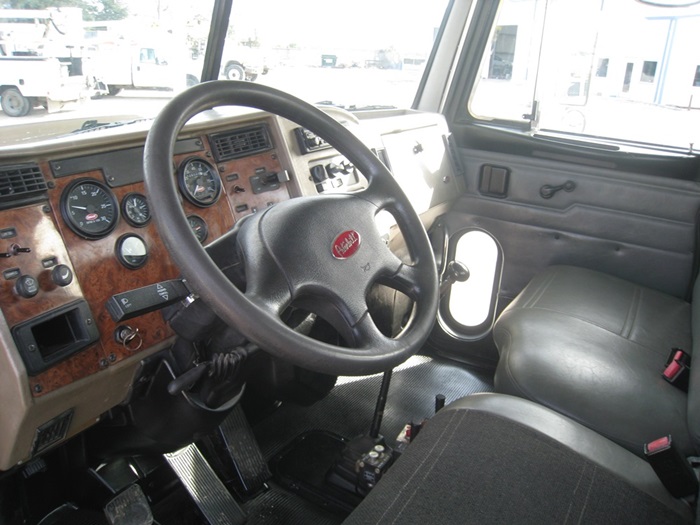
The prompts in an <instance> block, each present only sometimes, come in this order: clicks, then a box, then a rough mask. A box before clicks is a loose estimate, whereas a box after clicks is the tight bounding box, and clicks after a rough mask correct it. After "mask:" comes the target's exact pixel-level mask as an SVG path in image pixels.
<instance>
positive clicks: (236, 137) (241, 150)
mask: <svg viewBox="0 0 700 525" xmlns="http://www.w3.org/2000/svg"><path fill="white" fill-rule="evenodd" d="M209 139H210V141H211V145H212V149H213V150H214V158H215V159H216V161H217V162H223V161H226V160H231V159H240V158H241V157H247V156H249V155H252V154H254V153H260V152H263V151H267V150H270V149H272V141H271V140H270V134H269V133H268V131H267V127H266V126H264V125H259V126H251V127H248V128H240V129H235V130H231V131H225V132H223V133H217V134H216V135H211V136H210V137H209Z"/></svg>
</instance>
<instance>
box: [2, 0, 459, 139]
mask: <svg viewBox="0 0 700 525" xmlns="http://www.w3.org/2000/svg"><path fill="white" fill-rule="evenodd" d="M39 4H41V2H39ZM43 4H44V5H50V7H47V8H44V9H21V8H23V7H28V6H35V5H37V2H29V1H21V0H17V1H13V2H9V4H8V3H5V4H3V5H5V6H6V7H5V8H3V9H2V10H0V75H1V76H2V77H3V78H2V79H0V85H3V86H4V88H3V89H4V90H3V91H2V93H1V94H0V101H1V102H2V110H3V112H2V114H0V126H2V127H3V128H4V132H3V139H2V141H3V142H5V143H7V141H10V140H12V139H10V137H11V135H12V133H11V132H12V129H15V128H17V130H19V128H18V127H19V126H22V127H23V128H27V126H26V124H28V123H34V124H36V123H43V124H46V125H43V126H33V128H32V131H31V132H27V131H26V129H22V131H21V132H18V133H17V136H16V137H14V139H17V138H19V139H20V140H31V139H32V138H36V137H38V136H52V135H56V134H62V133H66V132H71V131H77V130H80V131H83V132H85V131H87V130H90V129H95V128H99V127H103V126H104V125H107V124H110V125H113V124H114V123H115V122H133V121H134V120H139V119H142V118H150V117H153V116H155V115H156V114H157V112H158V111H159V109H160V108H161V107H162V106H163V105H164V104H165V103H166V102H167V101H168V100H169V99H170V98H172V97H173V96H174V94H176V93H178V92H180V91H181V90H183V89H185V88H186V87H187V86H191V85H193V84H196V83H198V82H199V81H200V77H201V72H202V66H203V64H204V56H205V53H206V47H207V39H208V35H209V31H210V26H211V17H212V8H213V0H198V1H196V2H195V1H182V0H101V1H97V2H87V1H85V2H82V3H81V2H79V1H78V2H76V1H75V0H55V1H52V2H50V3H47V2H44V3H43ZM446 4H447V0H439V1H436V2H417V1H410V2H406V1H405V0H388V1H382V2H374V1H371V0H353V1H352V2H325V1H320V0H299V1H296V2H289V1H285V0H259V1H256V2H239V1H237V0H234V2H233V8H232V13H231V21H230V24H229V25H228V30H227V33H226V44H225V47H224V50H223V57H222V63H221V68H220V71H219V72H218V73H219V78H221V79H230V80H244V81H248V82H257V83H261V84H266V85H269V86H272V87H275V88H279V89H282V90H284V91H287V92H289V93H292V94H294V95H296V96H298V97H300V98H303V99H304V100H306V101H307V102H310V103H315V104H319V103H320V104H331V105H337V106H341V107H344V108H346V109H350V110H356V109H357V110H361V109H375V108H382V107H410V105H411V104H412V102H413V99H414V96H415V94H416V89H417V87H418V84H419V82H420V79H421V75H422V72H423V69H424V67H425V65H426V62H427V59H428V57H429V54H430V50H431V47H432V44H433V41H434V38H435V36H436V34H437V32H438V28H439V26H440V23H441V20H442V17H443V14H444V10H445V7H446ZM76 5H79V6H81V5H82V7H75V6H76ZM65 6H71V7H65ZM58 122H63V124H60V125H59V124H57V123H58ZM52 123H53V124H52Z"/></svg>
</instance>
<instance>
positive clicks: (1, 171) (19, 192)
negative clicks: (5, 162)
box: [0, 164, 48, 209]
mask: <svg viewBox="0 0 700 525" xmlns="http://www.w3.org/2000/svg"><path fill="white" fill-rule="evenodd" d="M47 189H48V186H47V185H46V181H45V180H44V176H43V175H42V174H41V169H40V168H39V166H38V165H36V164H24V165H21V166H1V167H0V209H3V208H7V207H9V206H8V204H9V203H15V202H17V201H21V203H22V204H24V203H26V202H27V201H29V200H31V199H32V197H34V198H36V197H37V196H38V197H41V195H40V194H41V193H43V192H45V191H46V190H47Z"/></svg>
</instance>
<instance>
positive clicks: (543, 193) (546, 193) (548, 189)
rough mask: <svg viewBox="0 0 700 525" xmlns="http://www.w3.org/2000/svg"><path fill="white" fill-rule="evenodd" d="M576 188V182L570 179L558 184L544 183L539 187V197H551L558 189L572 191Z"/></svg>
mask: <svg viewBox="0 0 700 525" xmlns="http://www.w3.org/2000/svg"><path fill="white" fill-rule="evenodd" d="M575 189H576V183H575V182H574V181H572V180H567V181H566V182H565V183H564V184H560V185H559V186H552V185H551V184H545V185H544V186H542V187H541V188H540V197H542V198H543V199H551V198H552V197H554V194H555V193H557V192H558V191H561V190H564V191H566V192H572V191H574V190H575Z"/></svg>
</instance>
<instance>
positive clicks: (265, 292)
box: [144, 81, 438, 375]
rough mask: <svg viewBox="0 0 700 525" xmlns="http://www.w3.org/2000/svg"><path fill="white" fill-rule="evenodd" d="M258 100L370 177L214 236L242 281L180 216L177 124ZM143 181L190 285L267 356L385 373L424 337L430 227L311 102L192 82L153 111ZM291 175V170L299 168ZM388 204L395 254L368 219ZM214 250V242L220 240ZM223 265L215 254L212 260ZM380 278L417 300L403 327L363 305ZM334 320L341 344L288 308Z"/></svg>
mask: <svg viewBox="0 0 700 525" xmlns="http://www.w3.org/2000/svg"><path fill="white" fill-rule="evenodd" d="M225 105H238V106H248V107H252V108H257V109H260V110H263V111H267V112H269V113H273V114H276V115H279V116H281V117H284V118H286V119H289V120H291V121H294V122H296V123H297V124H299V125H301V126H303V127H305V128H307V129H309V130H311V131H313V132H315V133H316V134H317V135H318V136H321V137H323V138H324V139H325V140H327V141H328V142H329V143H330V144H331V145H332V146H333V147H334V148H336V149H337V150H338V151H339V152H340V153H341V154H342V155H344V156H345V157H346V158H347V159H349V160H350V162H352V163H353V164H354V165H355V166H356V167H357V168H358V169H359V171H360V172H361V173H362V174H363V175H364V176H365V177H366V178H367V180H368V186H367V188H366V189H364V190H363V191H361V192H358V193H349V194H342V195H318V196H310V197H298V198H294V199H290V200H288V201H284V202H281V203H279V204H275V205H274V206H271V207H269V208H267V209H265V210H262V211H259V212H257V213H255V214H253V215H250V216H248V217H246V218H245V219H243V220H241V221H239V223H238V224H237V225H236V227H235V228H234V229H233V230H231V232H228V233H227V234H226V235H225V238H224V239H221V240H217V241H216V242H217V244H220V243H228V244H229V245H230V246H225V245H224V246H225V248H224V249H225V250H230V252H229V253H231V260H232V261H233V260H238V258H241V259H242V262H243V266H244V269H245V275H246V285H245V290H239V289H238V288H237V287H236V286H234V284H233V283H232V282H231V281H230V280H229V279H228V278H227V277H226V276H225V275H224V273H223V272H222V271H221V270H220V269H219V267H218V266H217V264H216V263H215V262H214V261H213V260H212V259H211V258H210V257H209V256H208V255H207V252H206V250H205V249H204V248H203V247H202V246H201V245H200V243H199V241H198V240H197V239H196V237H195V235H194V233H193V232H192V231H191V229H190V226H189V224H188V222H187V219H186V218H185V214H184V211H183V210H182V206H181V205H180V201H179V198H178V195H177V187H176V186H177V185H176V182H175V180H174V177H173V171H172V159H173V150H174V144H175V141H176V139H177V136H178V134H179V133H180V131H181V129H182V127H183V126H184V124H185V123H186V122H187V121H188V120H189V119H190V118H191V117H193V116H194V115H196V114H198V113H200V112H202V111H204V110H207V109H211V108H213V107H216V106H225ZM144 169H145V183H146V189H147V191H148V192H149V194H151V195H158V196H159V199H158V201H157V203H156V202H154V205H153V206H152V207H153V210H152V211H153V216H154V217H155V223H156V226H157V228H158V230H159V233H160V235H161V237H162V238H163V241H164V242H165V245H166V247H167V249H168V251H169V252H170V254H171V256H172V258H173V260H174V261H175V263H176V264H177V266H178V268H179V269H180V271H181V272H182V274H183V276H184V277H185V279H186V280H187V283H188V285H189V286H190V288H191V289H192V290H194V291H195V292H196V293H197V294H198V295H199V297H200V298H201V299H202V300H204V302H205V303H207V304H208V305H209V307H210V308H211V309H212V310H213V311H214V312H215V313H216V314H217V315H218V316H219V318H221V319H222V320H223V321H224V322H225V323H227V324H229V325H230V326H233V327H235V328H236V329H237V330H238V331H239V332H241V333H242V334H243V335H244V336H245V337H247V338H248V339H249V340H250V341H252V342H253V343H255V344H257V345H258V346H259V347H260V348H262V349H263V350H265V351H267V352H269V353H270V354H272V355H274V356H276V357H279V358H281V359H284V360H286V361H289V362H292V363H294V364H296V365H298V366H300V367H303V368H307V369H310V370H315V371H317V372H323V373H328V374H332V375H361V374H370V373H376V372H381V371H384V370H387V369H389V368H391V367H394V366H396V365H397V364H399V363H401V362H403V361H405V360H406V359H407V358H408V357H410V356H411V355H413V354H414V353H416V352H417V351H418V350H419V349H420V348H421V346H422V344H423V343H424V342H425V340H426V339H427V337H428V334H429V333H430V330H431V328H432V325H433V322H434V320H435V317H436V312H437V304H438V282H437V272H436V268H435V261H434V258H433V253H432V250H431V247H430V243H429V241H428V237H427V234H426V232H425V228H424V227H423V225H422V223H421V221H420V219H419V218H418V215H417V214H416V212H415V211H414V209H413V207H412V206H411V204H410V202H409V201H408V199H407V198H406V196H405V195H404V193H403V191H402V190H401V188H400V187H399V185H398V184H397V182H396V181H395V179H394V177H393V176H392V175H391V173H390V172H389V170H388V169H387V168H386V166H384V164H382V162H381V161H380V160H379V159H378V158H377V157H376V156H375V155H374V154H373V153H372V152H371V151H370V150H369V149H368V148H367V147H366V146H365V145H364V144H363V143H362V142H361V141H360V140H359V139H358V138H357V137H356V136H355V135H353V134H352V133H351V132H350V131H349V130H347V129H346V128H345V127H343V126H342V125H341V124H339V123H338V122H337V121H335V120H334V119H333V118H331V117H329V116H328V115H326V114H325V113H323V112H322V111H321V110H319V109H318V108H316V107H314V106H312V105H310V104H307V103H306V102H303V101H302V100H299V99H297V98H295V97H293V96H291V95H289V94H287V93H284V92H282V91H278V90H276V89H273V88H270V87H267V86H264V85H260V84H253V83H251V82H239V81H212V82H206V83H203V84H199V85H197V86H194V87H192V88H189V89H188V90H186V91H184V92H182V93H181V94H179V95H178V96H176V97H174V98H173V99H172V100H171V101H170V102H169V103H168V104H167V105H166V106H165V108H164V109H163V110H162V111H161V113H160V114H159V115H158V117H157V118H156V119H155V121H154V123H153V126H152V128H151V130H150V132H149V134H148V138H147V140H146V147H145V152H144ZM297 176H298V174H297ZM381 210H386V211H388V212H390V213H391V214H392V215H393V216H394V218H395V220H396V222H397V224H398V226H399V228H400V230H401V232H402V234H403V236H404V238H405V241H406V245H407V247H408V251H409V255H410V259H411V262H410V264H407V263H404V262H402V261H401V260H400V259H399V258H398V257H397V256H396V255H394V254H393V253H392V252H391V250H390V249H389V247H388V246H387V244H386V242H385V240H384V239H382V237H381V235H380V233H379V230H378V228H377V226H376V222H375V217H376V215H377V213H379V212H380V211H381ZM217 253H219V254H220V253H221V247H220V246H219V247H217ZM218 262H219V264H221V261H218ZM375 283H381V284H384V285H386V286H389V287H391V288H394V289H395V290H399V291H401V292H403V293H404V294H406V295H407V296H408V297H409V298H410V299H411V300H412V301H413V303H414V306H413V311H412V314H411V316H410V319H409V321H408V323H407V325H406V326H405V327H404V328H403V329H402V331H401V332H400V333H399V334H398V335H397V336H395V337H388V336H386V335H384V334H383V333H382V332H381V331H380V330H379V328H378V327H377V326H376V324H375V323H374V321H373V319H372V317H371V315H370V313H369V308H368V304H367V297H368V294H369V291H370V289H371V287H372V286H373V285H374V284H375ZM298 305H303V306H304V308H305V309H307V310H309V311H311V312H313V313H315V314H317V315H319V316H320V317H321V318H323V319H325V320H326V321H327V322H329V323H330V324H331V325H332V326H333V327H334V328H335V329H336V330H338V332H339V333H340V334H341V335H342V337H343V340H344V343H345V346H336V345H333V344H328V343H325V342H322V341H318V340H314V339H311V338H309V337H307V336H305V335H302V334H301V333H298V332H296V331H294V330H293V329H292V328H290V327H289V326H287V325H286V324H285V323H284V322H283V320H282V316H283V313H284V312H285V310H287V308H288V307H289V306H298Z"/></svg>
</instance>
